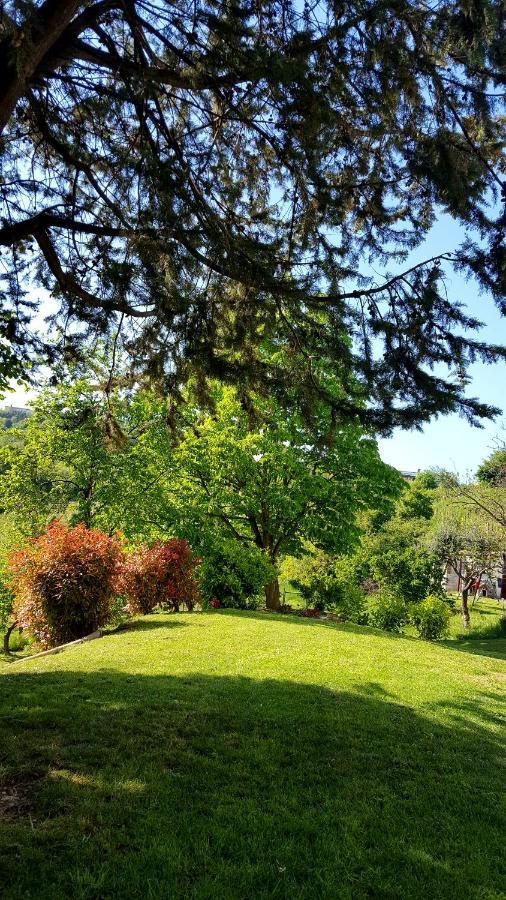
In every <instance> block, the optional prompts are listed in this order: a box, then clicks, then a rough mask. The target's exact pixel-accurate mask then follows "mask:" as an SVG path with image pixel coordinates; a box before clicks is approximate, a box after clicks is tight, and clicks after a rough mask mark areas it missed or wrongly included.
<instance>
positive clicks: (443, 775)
mask: <svg viewBox="0 0 506 900" xmlns="http://www.w3.org/2000/svg"><path fill="white" fill-rule="evenodd" d="M181 625H184V626H185V627H180V626H181ZM2 671H3V672H4V674H3V675H2V676H0V703H1V714H2V729H1V734H0V775H1V778H0V820H1V825H0V884H2V888H3V896H4V897H7V898H18V897H19V898H21V897H37V898H46V897H47V898H54V897H76V898H92V897H93V898H105V897H121V898H134V897H141V896H142V897H148V898H162V897H191V898H220V900H221V898H243V897H244V898H246V897H248V898H249V897H255V898H256V897H286V898H292V897H297V898H306V897H307V898H313V897H322V898H334V897H344V898H348V897H349V898H350V900H351V898H357V897H403V898H406V897H463V898H464V897H466V898H467V897H469V898H473V897H476V898H478V897H480V898H484V897H487V898H499V897H500V896H504V894H501V890H502V889H503V888H504V877H505V875H506V872H505V869H504V863H503V858H504V854H503V839H504V826H505V824H506V821H505V816H504V804H503V801H504V791H503V786H504V780H503V779H504V767H503V760H504V746H503V744H502V743H501V742H502V739H503V738H504V730H501V712H502V705H503V700H504V685H505V683H506V665H505V664H504V663H501V662H500V661H498V660H495V659H488V658H486V657H481V656H476V655H473V654H463V653H460V652H454V651H452V650H448V649H446V648H444V647H436V646H431V645H428V644H425V643H423V642H418V641H414V640H409V639H404V638H395V637H388V636H386V635H383V634H379V633H374V632H372V631H371V632H368V631H367V630H364V629H358V628H355V629H354V628H350V627H347V626H325V625H321V624H319V623H312V622H305V621H301V620H300V619H299V620H295V619H293V618H289V617H287V618H285V617H276V616H268V615H267V616H265V615H264V616H263V618H262V617H261V616H260V615H257V616H255V615H252V614H248V613H242V614H241V613H233V612H228V613H210V614H206V615H180V616H154V617H150V618H149V619H144V620H142V621H141V622H140V623H139V624H138V626H137V627H136V628H135V629H133V630H131V629H129V630H127V631H125V632H123V633H119V634H116V635H113V636H111V637H107V638H103V639H102V640H99V641H95V642H92V643H90V644H88V645H81V646H80V647H78V648H75V649H73V650H70V651H67V652H66V653H64V654H61V655H59V656H53V657H47V658H45V659H43V660H34V661H33V662H29V661H26V662H22V663H16V664H14V665H12V666H5V667H4V669H3V670H2Z"/></svg>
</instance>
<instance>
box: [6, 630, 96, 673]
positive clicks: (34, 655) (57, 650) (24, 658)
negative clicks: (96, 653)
mask: <svg viewBox="0 0 506 900" xmlns="http://www.w3.org/2000/svg"><path fill="white" fill-rule="evenodd" d="M101 637H103V632H102V631H101V630H100V629H99V630H98V631H93V632H92V633H91V634H87V635H86V637H82V638H78V639H77V641H70V642H69V643H68V644H60V645H59V646H58V647H51V649H50V650H42V651H41V652H40V653H32V655H31V656H21V657H18V659H13V660H11V665H15V664H16V663H20V662H26V661H27V660H28V659H40V657H41V656H51V655H52V654H53V653H63V651H64V650H67V649H68V648H69V647H76V646H77V644H84V643H85V641H94V640H95V639H96V638H101Z"/></svg>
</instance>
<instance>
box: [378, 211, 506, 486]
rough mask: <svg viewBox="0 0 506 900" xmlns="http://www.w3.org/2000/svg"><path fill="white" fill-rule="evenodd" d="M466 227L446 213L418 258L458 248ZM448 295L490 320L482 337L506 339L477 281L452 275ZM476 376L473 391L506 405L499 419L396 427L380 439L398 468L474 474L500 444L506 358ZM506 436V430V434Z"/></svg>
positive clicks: (503, 324)
mask: <svg viewBox="0 0 506 900" xmlns="http://www.w3.org/2000/svg"><path fill="white" fill-rule="evenodd" d="M462 237H463V235H462V231H461V229H460V228H459V226H458V225H456V224H455V223H454V222H452V220H451V219H450V218H449V217H447V216H443V217H441V218H440V219H439V221H438V223H437V224H436V225H435V226H434V228H433V229H432V231H431V232H430V234H429V236H428V238H427V241H426V242H424V244H423V247H420V248H419V249H418V250H417V252H416V258H417V259H422V258H424V257H430V256H432V255H433V254H435V253H441V252H442V251H444V250H453V249H454V248H455V247H456V246H458V244H459V243H460V242H461V240H462ZM447 286H448V295H449V297H451V298H452V299H458V300H460V301H462V302H463V303H465V305H466V307H467V310H468V311H469V312H470V314H471V315H473V316H475V317H476V318H477V319H480V321H482V322H484V328H482V330H481V331H480V332H479V335H478V336H479V338H480V339H481V340H486V341H490V342H491V343H494V344H506V319H505V318H503V317H502V316H501V315H500V314H499V311H498V310H497V308H496V307H495V305H494V302H493V300H492V299H491V298H490V297H489V296H487V295H484V294H480V293H479V291H478V288H477V285H476V283H475V282H473V281H466V280H465V279H464V278H461V277H459V276H457V275H453V274H452V276H451V278H448V280H447ZM469 374H470V376H471V377H472V382H471V384H469V385H468V388H467V394H468V396H470V397H478V398H479V399H480V400H482V401H484V402H486V403H489V404H490V405H492V406H497V407H499V408H500V409H502V410H505V413H504V415H503V416H499V417H498V418H497V419H496V420H495V421H488V422H485V423H484V427H483V428H473V427H472V426H471V425H469V424H468V423H467V422H466V421H465V420H464V419H462V418H460V417H459V416H458V415H451V416H443V417H440V418H438V419H435V420H433V421H432V422H430V423H429V424H428V425H426V426H425V427H424V429H423V431H422V432H419V431H396V432H395V434H394V435H393V436H392V437H391V438H388V439H387V440H380V442H379V446H380V452H381V456H382V458H383V459H384V460H385V462H388V463H390V464H391V465H393V466H396V467H397V468H398V469H404V470H415V471H416V470H417V469H426V468H434V467H436V468H445V469H450V470H451V471H454V472H458V473H460V474H461V475H465V474H466V473H468V472H470V473H474V472H475V471H476V468H477V467H478V465H479V463H480V462H481V461H482V460H483V459H484V458H485V457H486V456H488V455H489V453H490V452H491V450H493V448H494V439H495V438H496V437H497V436H498V435H499V434H500V433H501V429H502V426H503V424H504V425H506V363H498V364H496V365H492V366H490V365H484V364H483V363H475V364H474V365H473V366H472V367H471V368H470V370H469ZM503 437H504V438H506V433H504V434H503Z"/></svg>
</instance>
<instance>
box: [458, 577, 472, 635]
mask: <svg viewBox="0 0 506 900" xmlns="http://www.w3.org/2000/svg"><path fill="white" fill-rule="evenodd" d="M468 595H469V587H468V586H467V584H466V585H465V586H464V587H463V588H462V600H461V603H460V610H461V612H462V621H463V623H464V628H469V622H470V618H469V606H468V605H467V598H468Z"/></svg>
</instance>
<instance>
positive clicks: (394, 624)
mask: <svg viewBox="0 0 506 900" xmlns="http://www.w3.org/2000/svg"><path fill="white" fill-rule="evenodd" d="M408 620H409V613H408V607H407V604H406V601H405V600H403V599H402V597H399V596H398V594H394V593H393V591H389V590H388V589H386V588H381V589H380V590H379V591H378V593H377V594H376V596H375V599H374V602H373V603H372V605H371V611H370V614H369V624H370V625H373V626H374V627H375V628H381V629H382V631H394V632H399V631H400V630H401V628H402V626H403V625H406V624H407V622H408Z"/></svg>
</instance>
